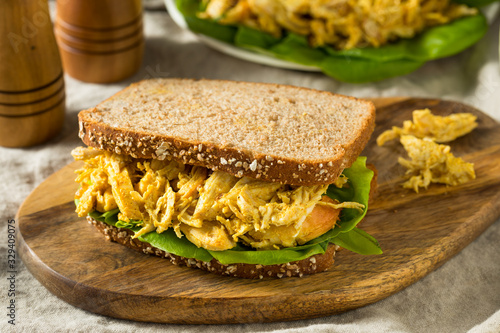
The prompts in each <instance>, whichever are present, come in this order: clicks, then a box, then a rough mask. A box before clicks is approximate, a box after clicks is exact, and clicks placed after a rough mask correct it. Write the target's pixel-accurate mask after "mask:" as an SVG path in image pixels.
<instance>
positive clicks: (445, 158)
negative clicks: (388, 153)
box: [398, 135, 476, 193]
mask: <svg viewBox="0 0 500 333" xmlns="http://www.w3.org/2000/svg"><path fill="white" fill-rule="evenodd" d="M401 143H402V144H403V146H404V148H405V150H406V151H407V152H408V156H409V157H410V160H406V159H404V158H402V157H399V159H398V162H399V163H400V164H401V165H403V166H404V167H406V168H407V169H408V170H407V172H406V173H407V174H408V175H411V178H410V179H409V180H408V181H406V182H405V183H403V187H405V188H410V189H413V190H414V191H415V192H417V193H418V189H419V188H420V187H423V188H427V187H428V186H429V185H430V183H442V184H447V185H452V186H455V185H459V184H463V183H465V182H468V181H469V180H472V179H475V178H476V174H475V172H474V164H472V163H467V162H465V161H464V160H462V159H461V158H459V157H455V156H453V154H452V153H451V152H450V146H447V145H441V144H437V143H435V142H433V141H432V140H429V139H418V138H416V137H414V136H412V135H403V136H402V137H401Z"/></svg>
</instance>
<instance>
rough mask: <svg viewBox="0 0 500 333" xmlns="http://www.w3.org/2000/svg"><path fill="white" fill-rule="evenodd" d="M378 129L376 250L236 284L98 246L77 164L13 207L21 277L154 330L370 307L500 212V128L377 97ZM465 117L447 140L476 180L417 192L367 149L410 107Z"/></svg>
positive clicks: (386, 153) (381, 151)
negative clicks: (457, 134)
mask: <svg viewBox="0 0 500 333" xmlns="http://www.w3.org/2000/svg"><path fill="white" fill-rule="evenodd" d="M375 103H376V105H377V106H378V107H379V108H378V113H377V126H376V129H375V133H374V135H373V138H372V140H371V142H370V143H369V144H368V146H367V147H366V150H365V155H367V156H368V158H369V161H370V162H371V163H373V164H375V165H376V167H377V169H378V171H379V190H378V196H377V198H376V200H375V202H374V203H373V204H372V205H371V207H370V209H369V212H368V214H367V216H366V218H365V220H364V221H363V222H362V228H363V229H364V230H366V231H367V232H369V233H371V234H372V235H373V236H375V237H376V238H377V239H378V241H379V242H380V244H381V246H382V248H383V250H384V254H383V255H380V256H361V255H357V254H355V253H351V252H349V251H346V250H344V251H341V252H340V253H338V254H337V256H336V261H335V264H334V267H333V268H332V269H331V271H327V272H323V273H318V274H315V275H312V276H305V277H303V278H287V279H264V280H245V279H238V278H227V277H220V276H217V275H212V274H210V273H206V272H203V271H200V270H197V269H191V268H187V267H178V266H173V265H171V264H170V263H169V262H168V261H166V260H163V259H161V258H157V257H152V256H146V255H143V254H141V253H138V252H135V251H133V250H130V249H128V248H126V247H124V246H121V245H118V244H116V243H111V242H108V241H105V240H104V238H103V237H102V235H101V234H100V233H99V232H97V231H96V230H95V229H94V228H93V227H92V226H91V225H89V224H87V223H86V222H85V219H84V218H78V217H77V216H76V214H75V213H74V212H73V210H74V206H73V203H72V197H73V192H74V191H75V190H76V188H77V185H76V183H74V182H73V178H74V174H73V170H74V169H75V168H76V167H77V164H76V163H73V164H70V165H69V166H66V167H65V168H63V169H62V170H60V171H59V172H57V173H55V174H54V175H52V176H50V177H49V178H48V179H47V180H46V181H45V182H44V183H42V184H41V185H40V186H39V187H38V188H37V189H36V190H35V191H34V192H33V193H32V194H31V195H30V196H29V197H28V198H27V199H26V201H25V202H24V204H23V205H22V206H21V208H20V210H19V212H18V216H17V219H18V226H19V230H18V244H19V247H20V254H21V256H22V259H23V261H24V263H25V264H26V266H27V267H28V268H29V270H30V271H31V273H32V274H33V275H34V276H35V277H36V278H37V279H38V280H39V281H40V282H41V283H42V284H43V285H44V286H45V287H47V289H48V290H50V291H51V292H52V293H54V294H55V295H57V296H58V297H60V298H61V299H63V300H65V301H67V302H69V303H71V304H73V305H75V306H77V307H80V308H83V309H86V310H88V311H92V312H95V313H99V314H103V315H107V316H112V317H117V318H124V319H130V320H137V321H153V322H163V323H210V324H215V323H246V322H270V321H285V320H298V319H306V318H314V317H320V316H327V315H332V314H337V313H340V312H344V311H348V310H351V309H355V308H358V307H362V306H365V305H367V304H371V303H374V302H376V301H379V300H381V299H383V298H385V297H387V296H389V295H391V294H394V293H396V292H398V291H400V290H402V289H403V288H405V287H407V286H408V285H410V284H412V283H414V282H415V281H417V280H419V279H421V278H422V277H424V276H425V275H427V274H428V273H430V272H431V271H433V270H434V269H436V268H437V267H439V266H440V265H442V264H443V263H444V262H445V261H446V260H448V259H450V258H451V257H452V256H453V255H455V254H456V253H458V252H459V251H460V250H461V249H463V248H464V247H465V246H467V245H468V244H469V243H470V242H471V241H473V240H474V239H475V238H476V237H477V236H478V235H479V234H481V233H482V232H483V231H484V230H486V228H487V227H488V226H489V225H491V224H492V223H493V222H494V221H495V220H496V219H497V218H498V217H499V216H500V205H499V202H500V131H499V129H500V125H499V124H498V123H497V122H496V121H494V120H493V119H491V118H490V117H488V116H486V115H485V114H483V113H481V112H480V111H477V110H475V109H472V108H470V107H468V106H465V105H462V104H459V103H454V102H445V101H440V100H424V99H410V98H406V99H401V98H399V99H383V100H380V99H379V100H375ZM424 107H430V108H431V109H432V110H433V112H434V113H437V114H441V115H444V114H450V113H452V112H472V113H474V114H476V115H477V116H478V122H479V127H478V128H477V129H476V130H475V131H474V132H473V133H471V134H469V135H467V136H465V137H462V138H460V139H458V140H456V141H455V142H453V143H451V146H452V151H453V152H454V153H455V154H456V155H458V156H461V157H463V158H464V159H465V160H467V161H470V162H473V163H474V164H475V168H476V175H477V179H476V180H474V181H472V182H469V183H467V184H464V185H462V186H457V187H446V186H442V185H432V186H431V187H430V188H429V190H427V191H422V192H421V193H420V194H416V193H414V192H412V191H410V190H406V189H403V188H402V187H401V186H400V183H401V181H402V175H403V174H404V169H403V168H402V167H401V166H399V165H398V163H397V156H398V155H403V149H402V148H401V147H400V145H399V144H387V145H386V146H385V147H377V146H376V144H375V142H374V140H375V138H376V137H377V135H378V134H380V133H381V132H382V131H383V130H385V129H388V128H390V127H391V126H393V125H398V126H399V125H401V123H402V121H403V120H405V119H410V118H411V112H412V111H413V110H414V109H420V108H424Z"/></svg>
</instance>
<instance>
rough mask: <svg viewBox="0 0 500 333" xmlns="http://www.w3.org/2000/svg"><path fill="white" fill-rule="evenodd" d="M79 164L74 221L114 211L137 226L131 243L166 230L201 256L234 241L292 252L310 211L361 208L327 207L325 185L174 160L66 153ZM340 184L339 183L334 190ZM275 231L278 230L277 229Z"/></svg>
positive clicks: (95, 152)
mask: <svg viewBox="0 0 500 333" xmlns="http://www.w3.org/2000/svg"><path fill="white" fill-rule="evenodd" d="M72 154H73V157H74V158H75V159H76V160H82V161H85V166H84V167H83V168H81V169H79V170H77V173H78V176H77V178H76V181H77V182H78V183H80V185H81V186H80V189H79V190H78V192H77V193H76V199H78V200H79V203H78V206H77V209H76V212H77V213H78V215H79V216H85V215H87V214H88V213H90V212H92V211H94V210H97V211H100V212H105V211H108V210H112V209H115V208H119V210H120V213H119V215H118V218H119V219H120V220H122V221H124V222H130V221H142V223H141V224H140V226H141V227H142V228H141V229H140V231H138V232H137V233H136V235H135V237H138V236H140V235H143V234H145V233H148V232H151V231H155V230H156V232H158V233H161V232H163V231H165V230H167V229H168V228H173V230H174V231H175V232H176V234H177V236H178V237H182V235H183V234H184V235H185V236H186V237H187V238H188V239H189V240H190V241H191V242H192V243H194V244H195V245H197V246H199V247H203V248H205V249H208V250H215V251H218V250H227V249H230V248H233V247H234V246H235V245H236V242H238V241H240V240H241V241H243V242H244V243H246V244H248V245H250V246H253V247H255V248H259V249H271V248H280V247H290V246H296V245H297V243H298V242H300V241H298V240H300V239H301V238H300V237H299V236H300V235H299V231H300V228H301V225H302V224H303V222H304V220H305V219H306V217H307V216H308V215H309V214H310V213H311V212H312V210H313V209H314V207H315V205H316V204H318V203H321V204H322V205H327V206H330V207H332V208H333V209H340V208H344V207H345V208H356V209H363V208H364V206H363V205H362V204H359V203H355V202H344V203H338V202H326V201H323V200H322V195H323V194H324V193H325V192H326V190H327V188H328V185H318V186H288V185H283V184H279V183H269V182H263V181H259V180H255V179H251V178H247V177H243V178H236V177H234V176H232V175H230V174H228V173H225V172H222V171H214V172H212V171H210V170H208V169H206V168H203V167H198V166H189V165H183V164H180V163H177V162H174V161H159V160H146V159H134V158H132V157H130V156H125V155H118V154H115V153H111V152H106V151H101V150H96V149H92V148H83V147H79V148H76V149H74V150H73V152H72ZM345 182H346V179H345V177H341V178H339V180H338V182H337V186H342V184H344V183H345ZM278 230H279V231H280V232H277V231H278Z"/></svg>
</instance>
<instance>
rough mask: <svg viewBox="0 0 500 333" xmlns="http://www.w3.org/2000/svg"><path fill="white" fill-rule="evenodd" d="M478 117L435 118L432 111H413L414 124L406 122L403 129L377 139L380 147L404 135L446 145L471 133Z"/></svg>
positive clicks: (394, 128)
mask: <svg viewBox="0 0 500 333" xmlns="http://www.w3.org/2000/svg"><path fill="white" fill-rule="evenodd" d="M476 119H477V117H476V116H474V115H473V114H470V113H453V114H451V115H449V116H446V117H441V116H435V115H433V114H432V112H431V110H429V109H423V110H415V111H413V122H412V121H411V120H405V121H404V122H403V127H402V128H401V127H397V126H393V127H392V129H390V130H387V131H385V132H383V133H382V134H380V135H379V136H378V138H377V144H378V145H379V146H382V145H384V144H385V143H386V142H387V141H390V140H394V139H397V138H399V137H401V136H402V135H413V136H415V137H417V138H420V139H423V138H428V139H430V140H433V141H436V142H439V143H444V142H450V141H453V140H455V139H456V138H458V137H461V136H463V135H465V134H468V133H470V132H471V131H472V130H473V129H474V128H476V127H477V122H476Z"/></svg>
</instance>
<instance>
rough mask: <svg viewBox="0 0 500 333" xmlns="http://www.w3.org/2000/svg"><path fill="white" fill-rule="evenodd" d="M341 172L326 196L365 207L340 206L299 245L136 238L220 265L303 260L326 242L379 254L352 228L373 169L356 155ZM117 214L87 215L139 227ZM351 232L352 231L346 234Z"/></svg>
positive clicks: (365, 198)
mask: <svg viewBox="0 0 500 333" xmlns="http://www.w3.org/2000/svg"><path fill="white" fill-rule="evenodd" d="M343 173H344V175H345V176H346V177H348V179H349V182H348V184H349V187H345V188H342V189H339V188H337V187H335V186H330V187H329V188H328V191H327V193H326V195H328V196H329V197H331V198H333V199H336V200H339V201H356V202H359V203H362V204H363V205H365V209H364V210H363V211H358V210H356V209H343V210H342V213H341V216H340V221H339V222H338V225H337V226H336V227H335V228H334V229H332V230H330V231H329V232H327V233H326V234H324V235H322V236H320V237H318V238H316V239H313V240H311V241H310V242H308V243H306V244H304V245H301V246H296V247H293V248H284V249H280V250H255V249H252V248H249V247H246V246H244V245H242V244H238V245H237V246H236V247H235V248H233V249H231V250H226V251H208V250H205V249H202V248H198V247H197V246H196V245H194V244H192V243H191V242H189V241H188V240H187V239H186V237H182V238H178V237H177V235H176V234H175V232H174V231H173V230H172V229H168V230H167V231H164V232H162V233H161V234H159V233H157V232H155V231H153V232H150V233H147V234H145V235H142V236H139V237H138V239H139V240H140V241H143V242H147V243H149V244H151V245H152V246H154V247H157V248H159V249H161V250H164V251H166V252H169V253H173V254H176V255H178V256H182V257H186V258H195V259H198V260H202V261H210V260H211V259H212V258H216V259H217V260H218V261H220V262H221V263H222V264H233V263H247V264H260V265H275V264H283V263H287V262H291V261H297V260H302V259H306V258H308V257H310V256H312V255H315V254H322V253H325V251H326V249H327V247H328V244H329V243H334V244H337V245H340V246H343V245H341V244H346V246H348V248H349V249H350V250H352V251H354V252H357V253H360V254H378V253H381V250H380V247H379V246H378V243H377V241H376V240H375V239H374V238H373V237H371V236H369V235H368V234H366V233H364V232H361V231H359V229H357V228H355V226H356V224H358V223H359V221H361V220H362V219H363V217H364V216H365V214H366V211H367V209H368V197H369V192H370V182H371V179H372V177H373V171H371V170H370V169H368V168H366V157H358V159H357V160H356V161H355V162H354V163H353V165H352V166H351V167H350V168H348V169H345V170H344V172H343ZM118 213H119V210H118V209H115V210H113V211H109V212H105V213H100V212H92V213H90V214H89V215H90V216H91V217H92V218H94V219H96V220H98V221H101V222H104V223H107V224H110V225H113V226H116V227H119V228H126V229H130V230H132V231H134V232H137V231H139V230H140V227H138V226H137V224H138V223H139V222H138V221H131V222H128V223H127V222H123V221H120V220H119V219H118ZM351 233H355V234H354V235H352V236H350V234H351ZM360 235H365V237H361V236H360ZM350 240H353V241H355V242H356V243H357V242H359V244H352V243H353V242H349V241H350ZM346 248H347V247H346ZM377 249H378V250H377Z"/></svg>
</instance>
